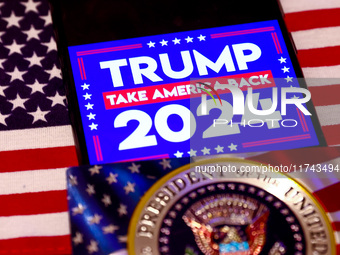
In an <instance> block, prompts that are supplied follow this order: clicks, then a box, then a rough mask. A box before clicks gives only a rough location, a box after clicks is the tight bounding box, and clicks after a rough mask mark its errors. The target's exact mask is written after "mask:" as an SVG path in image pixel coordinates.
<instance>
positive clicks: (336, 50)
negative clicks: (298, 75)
mask: <svg viewBox="0 0 340 255" xmlns="http://www.w3.org/2000/svg"><path fill="white" fill-rule="evenodd" d="M339 19H340V18H339ZM297 56H298V59H299V63H300V65H301V66H302V67H317V66H334V65H339V64H340V58H339V56H340V46H334V47H324V48H316V49H308V50H298V54H297Z"/></svg>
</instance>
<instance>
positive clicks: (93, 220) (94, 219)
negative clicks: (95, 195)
mask: <svg viewBox="0 0 340 255" xmlns="http://www.w3.org/2000/svg"><path fill="white" fill-rule="evenodd" d="M102 218H103V216H100V215H99V214H96V213H95V214H94V215H93V216H92V217H89V218H88V221H89V223H90V224H91V225H92V224H99V223H100V221H101V220H102Z"/></svg>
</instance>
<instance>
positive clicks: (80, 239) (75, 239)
mask: <svg viewBox="0 0 340 255" xmlns="http://www.w3.org/2000/svg"><path fill="white" fill-rule="evenodd" d="M72 241H73V243H74V245H78V244H80V243H82V242H83V235H82V234H81V233H79V232H76V235H75V236H74V237H73V238H72Z"/></svg>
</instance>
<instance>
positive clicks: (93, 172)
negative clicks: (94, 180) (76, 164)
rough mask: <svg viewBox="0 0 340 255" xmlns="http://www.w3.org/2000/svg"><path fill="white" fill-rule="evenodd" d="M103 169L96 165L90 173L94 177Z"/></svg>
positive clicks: (90, 169)
mask: <svg viewBox="0 0 340 255" xmlns="http://www.w3.org/2000/svg"><path fill="white" fill-rule="evenodd" d="M102 168H103V167H102V166H97V165H95V166H93V167H91V168H89V171H90V173H91V176H92V175H95V174H99V170H100V169H102Z"/></svg>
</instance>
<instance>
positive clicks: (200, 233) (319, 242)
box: [128, 159, 335, 255]
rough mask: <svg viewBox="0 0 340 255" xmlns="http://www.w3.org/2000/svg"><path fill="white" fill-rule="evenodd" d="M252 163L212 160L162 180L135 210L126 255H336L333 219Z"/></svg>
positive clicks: (295, 186) (296, 188) (301, 191)
mask: <svg viewBox="0 0 340 255" xmlns="http://www.w3.org/2000/svg"><path fill="white" fill-rule="evenodd" d="M257 165H258V164H257V163H256V162H251V161H245V160H238V159H215V160H209V161H201V162H198V163H195V164H190V165H187V166H185V167H182V168H179V169H177V170H175V171H173V172H171V173H170V174H168V175H166V176H165V177H163V178H162V179H161V180H159V181H158V182H157V183H156V184H155V185H154V186H152V187H151V189H149V190H148V192H147V193H146V194H145V196H144V197H143V198H142V200H141V201H140V203H139V204H138V206H137V208H136V210H135V212H134V215H133V218H132V220H131V223H130V227H129V234H128V251H129V254H138V255H156V254H164V255H200V254H205V255H218V254H223V255H264V254H265V255H283V254H286V255H326V254H327V255H333V254H335V249H334V247H335V241H334V236H333V233H332V230H331V226H330V223H329V221H328V218H327V216H326V214H325V213H324V211H323V209H322V207H321V206H320V205H319V204H318V202H317V201H316V200H315V199H314V198H313V196H312V195H311V194H310V193H309V192H308V191H307V190H306V189H305V188H304V187H303V186H302V185H300V184H299V183H298V182H296V181H294V180H292V179H290V178H288V177H287V176H285V175H283V174H281V173H275V172H274V173H272V172H266V173H263V172H261V171H254V169H256V167H255V168H254V167H253V166H257ZM247 169H248V170H247ZM249 169H252V171H249Z"/></svg>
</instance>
